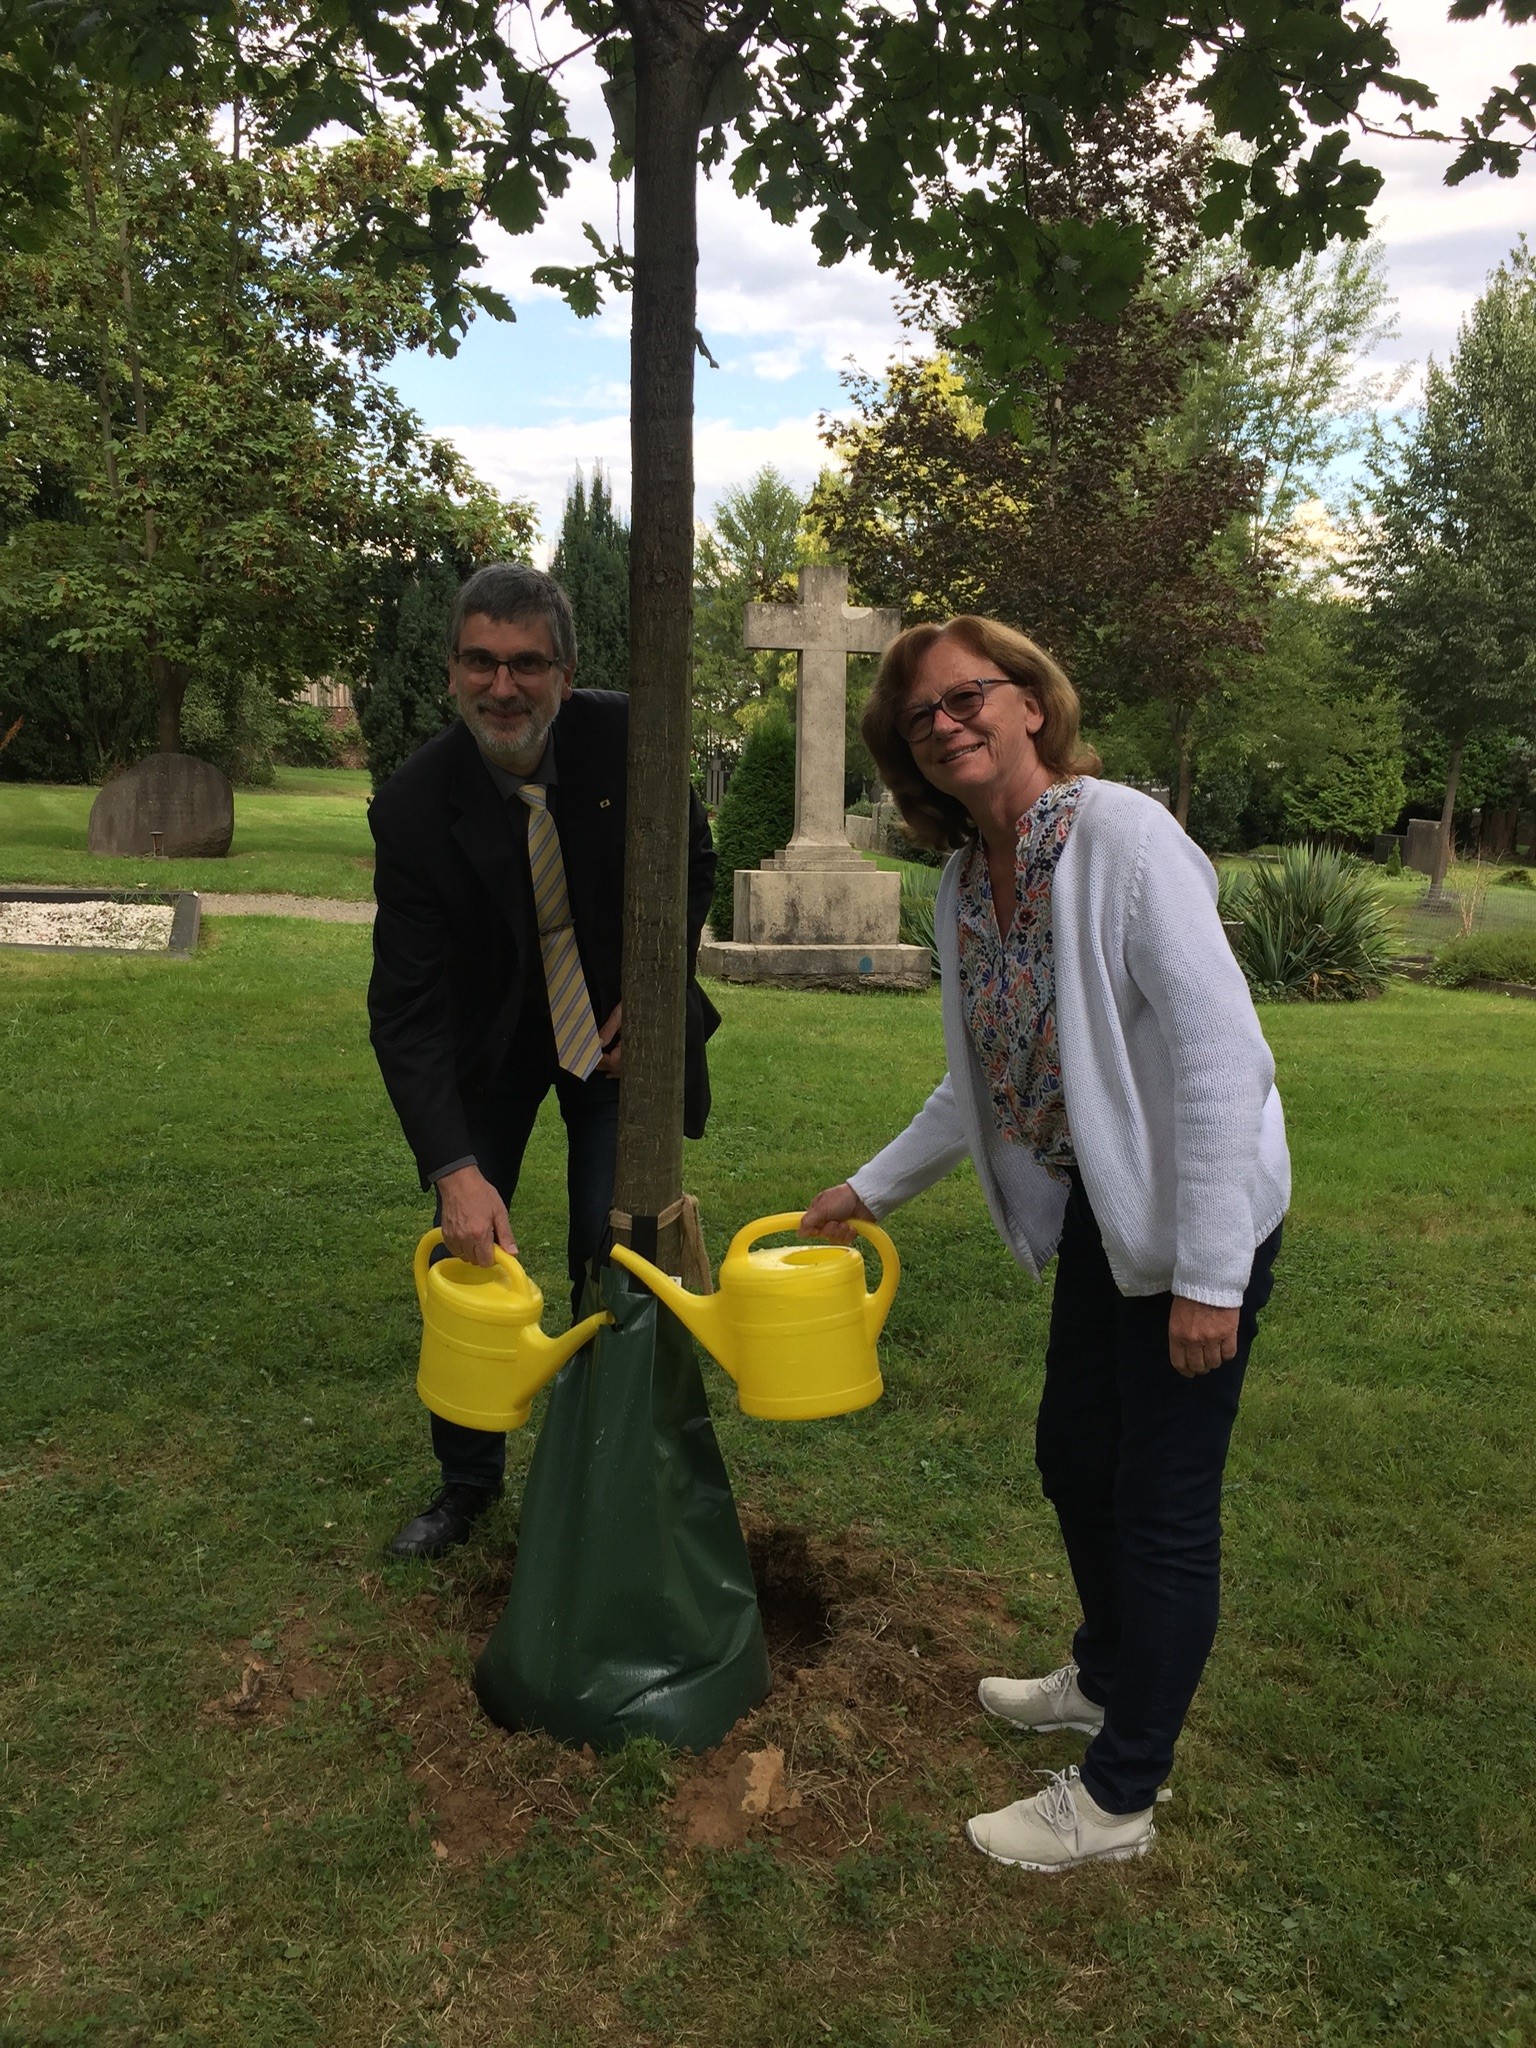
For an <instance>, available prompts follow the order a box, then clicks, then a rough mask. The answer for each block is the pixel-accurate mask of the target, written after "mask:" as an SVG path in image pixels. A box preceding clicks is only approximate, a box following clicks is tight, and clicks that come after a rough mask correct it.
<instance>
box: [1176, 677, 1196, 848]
mask: <svg viewBox="0 0 1536 2048" xmlns="http://www.w3.org/2000/svg"><path fill="white" fill-rule="evenodd" d="M1173 743H1174V745H1175V747H1176V748H1177V749H1178V774H1179V787H1178V791H1177V793H1176V795H1175V798H1174V807H1173V815H1174V816H1175V817H1176V818H1177V819H1178V821H1179V823H1180V825H1181V826H1182V827H1183V828H1184V830H1185V831H1186V832H1187V831H1188V830H1189V799H1190V796H1191V794H1192V793H1193V791H1192V781H1193V774H1192V766H1191V751H1190V744H1189V707H1188V705H1187V704H1180V705H1179V706H1178V707H1177V709H1176V710H1175V711H1174V714H1173Z"/></svg>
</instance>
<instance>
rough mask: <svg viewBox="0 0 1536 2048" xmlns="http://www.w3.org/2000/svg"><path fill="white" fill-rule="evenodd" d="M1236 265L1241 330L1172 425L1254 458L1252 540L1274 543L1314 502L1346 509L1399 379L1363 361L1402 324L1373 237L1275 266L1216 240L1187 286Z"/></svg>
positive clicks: (1206, 365)
mask: <svg viewBox="0 0 1536 2048" xmlns="http://www.w3.org/2000/svg"><path fill="white" fill-rule="evenodd" d="M1234 266H1241V267H1243V268H1245V269H1247V271H1248V277H1249V297H1248V300H1247V303H1246V305H1245V306H1244V309H1243V319H1242V324H1241V327H1240V329H1239V331H1238V332H1237V334H1236V335H1235V336H1234V338H1233V341H1232V345H1231V346H1230V347H1229V348H1224V349H1220V350H1213V351H1211V352H1210V353H1209V354H1208V355H1207V356H1206V357H1205V359H1204V360H1203V361H1202V362H1201V363H1200V365H1199V367H1198V369H1197V371H1196V373H1195V374H1194V376H1193V377H1192V379H1191V380H1190V385H1189V391H1188V396H1187V399H1186V402H1185V405H1184V408H1183V411H1182V413H1181V415H1180V417H1179V419H1178V420H1177V422H1176V423H1175V425H1174V426H1173V428H1172V429H1171V432H1172V434H1173V436H1174V438H1175V440H1176V442H1177V443H1178V444H1180V445H1182V446H1184V447H1187V448H1190V449H1191V450H1198V449H1201V448H1206V447H1210V446H1215V447H1219V448H1223V449H1225V450H1227V451H1228V452H1229V453H1230V454H1232V455H1234V456H1236V457H1237V458H1238V459H1240V460H1242V461H1244V462H1248V463H1250V464H1252V465H1253V467H1254V472H1255V475H1256V481H1257V502H1256V505H1255V508H1254V515H1253V523H1252V528H1251V544H1252V545H1253V546H1254V547H1255V548H1257V549H1264V548H1277V547H1282V546H1284V545H1285V544H1286V541H1287V538H1288V535H1289V530H1290V529H1291V527H1292V526H1293V525H1294V524H1295V522H1296V519H1297V516H1298V514H1299V513H1300V512H1301V511H1302V508H1303V507H1304V506H1305V505H1306V504H1307V503H1308V501H1309V500H1314V499H1315V500H1320V501H1322V502H1324V503H1325V504H1326V506H1327V509H1328V512H1329V514H1330V515H1331V516H1332V517H1333V518H1335V519H1337V518H1340V517H1342V516H1343V515H1344V513H1345V512H1346V510H1347V509H1348V506H1349V502H1350V500H1351V497H1352V479H1351V480H1350V481H1346V479H1345V476H1344V474H1343V472H1342V471H1341V468H1340V465H1341V463H1343V462H1344V460H1345V459H1346V458H1348V457H1350V456H1352V455H1355V454H1358V453H1359V452H1360V451H1361V450H1362V449H1363V448H1365V447H1366V446H1367V444H1368V441H1369V438H1370V434H1371V432H1372V429H1373V427H1374V424H1375V421H1376V418H1377V416H1378V413H1379V409H1380V408H1381V407H1383V406H1385V405H1387V404H1389V403H1390V402H1391V400H1392V399H1393V398H1394V397H1395V396H1396V395H1397V391H1398V389H1399V388H1400V386H1401V382H1402V377H1401V373H1399V374H1398V375H1397V376H1394V377H1383V376H1379V375H1375V374H1372V373H1371V372H1369V371H1365V370H1362V369H1361V367H1360V365H1361V363H1362V361H1363V360H1364V359H1365V358H1367V357H1369V356H1370V355H1371V353H1372V351H1373V350H1375V349H1376V348H1377V347H1378V346H1379V345H1380V344H1381V343H1382V342H1384V341H1387V340H1389V339H1391V338H1392V336H1393V335H1394V334H1395V332H1396V325H1395V321H1394V318H1393V312H1392V300H1391V297H1390V294H1389V291H1388V287H1387V279H1386V266H1385V259H1384V258H1383V255H1382V252H1381V249H1380V247H1379V246H1378V245H1377V244H1375V243H1374V242H1364V243H1359V244H1355V245H1352V246H1349V247H1345V248H1342V249H1332V250H1328V251H1326V252H1324V253H1322V254H1318V253H1316V252H1315V251H1312V250H1308V251H1307V252H1306V254H1304V255H1303V256H1302V257H1301V258H1300V259H1299V260H1298V261H1297V262H1296V263H1294V264H1293V265H1292V266H1291V267H1290V268H1289V269H1288V270H1278V271H1262V270H1257V269H1253V268H1251V267H1250V266H1247V265H1246V264H1245V263H1244V259H1243V257H1242V252H1241V249H1240V248H1239V247H1238V246H1237V245H1236V244H1235V243H1234V242H1231V241H1221V242H1216V243H1212V244H1210V245H1209V246H1207V247H1206V248H1204V249H1202V250H1199V251H1198V252H1196V254H1195V256H1194V258H1193V261H1192V262H1191V264H1190V266H1189V270H1188V273H1187V276H1188V279H1189V288H1192V289H1193V290H1195V291H1196V292H1197V293H1198V292H1199V291H1201V290H1202V289H1208V288H1209V281H1210V280H1212V279H1219V278H1221V277H1222V276H1225V275H1229V274H1230V273H1231V271H1232V269H1233V268H1234ZM1183 288H1184V286H1183V282H1182V280H1180V281H1178V282H1176V284H1175V286H1174V289H1175V291H1178V290H1181V289H1183Z"/></svg>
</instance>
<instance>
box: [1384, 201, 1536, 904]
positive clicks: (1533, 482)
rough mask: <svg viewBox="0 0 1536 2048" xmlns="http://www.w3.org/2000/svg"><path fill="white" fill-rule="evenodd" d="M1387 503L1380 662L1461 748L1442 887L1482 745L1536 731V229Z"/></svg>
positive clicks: (1437, 880)
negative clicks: (1464, 769) (1471, 748)
mask: <svg viewBox="0 0 1536 2048" xmlns="http://www.w3.org/2000/svg"><path fill="white" fill-rule="evenodd" d="M1393 454H1395V457H1396V459H1395V461H1394V460H1393V459H1392V457H1393ZM1389 465H1390V466H1389ZM1373 511H1374V515H1375V518H1374V523H1373V525H1372V526H1371V528H1370V529H1369V530H1368V534H1367V540H1366V545H1365V547H1364V550H1363V553H1362V557H1361V571H1360V573H1361V577H1362V580H1363V583H1364V586H1365V589H1366V591H1367V593H1368V596H1369V602H1370V608H1371V619H1372V624H1373V627H1374V635H1375V639H1376V644H1377V651H1378V657H1379V658H1380V659H1381V660H1382V662H1383V663H1384V664H1385V665H1386V666H1387V667H1388V669H1389V670H1390V672H1391V673H1392V675H1393V677H1394V679H1395V681H1396V684H1397V687H1398V689H1399V690H1400V691H1401V693H1402V695H1403V697H1404V699H1405V700H1406V702H1407V703H1408V705H1409V706H1410V707H1411V709H1412V712H1413V714H1414V715H1415V717H1416V719H1417V720H1418V721H1419V722H1420V723H1421V724H1422V725H1423V726H1425V727H1426V728H1427V729H1428V730H1429V731H1431V732H1433V733H1435V734H1436V735H1438V737H1439V738H1440V740H1441V741H1442V742H1443V744H1444V746H1445V748H1446V751H1447V760H1446V768H1445V790H1444V801H1443V805H1442V809H1441V827H1442V831H1441V838H1440V843H1439V847H1438V850H1437V853H1436V856H1435V868H1434V873H1433V875H1432V876H1431V878H1430V893H1431V895H1432V896H1433V895H1438V894H1439V893H1440V891H1441V888H1442V885H1443V883H1444V879H1445V868H1446V863H1447V861H1448V860H1449V858H1450V844H1451V828H1452V825H1453V822H1454V819H1455V813H1456V794H1457V783H1458V778H1459V776H1460V774H1461V765H1462V760H1463V758H1464V755H1465V752H1466V748H1467V745H1468V742H1469V741H1470V740H1471V739H1472V738H1473V737H1474V735H1479V734H1490V733H1493V732H1496V731H1498V730H1500V729H1502V728H1507V727H1515V728H1516V729H1517V730H1519V731H1522V732H1526V733H1529V732H1531V731H1532V729H1533V728H1536V259H1533V258H1532V255H1531V252H1530V250H1529V249H1528V247H1527V246H1526V244H1525V242H1524V240H1523V239H1522V241H1521V243H1520V245H1519V247H1518V248H1516V249H1515V250H1514V251H1513V253H1512V254H1511V255H1510V257H1509V259H1508V260H1507V262H1505V263H1503V264H1501V265H1500V267H1499V268H1498V269H1497V270H1495V271H1494V273H1493V275H1492V277H1491V278H1490V279H1489V282H1488V286H1487V289H1486V290H1485V291H1484V292H1483V294H1482V296H1481V298H1479V299H1478V301H1477V303H1476V305H1475V306H1474V307H1473V308H1472V311H1471V313H1470V314H1469V315H1468V316H1467V318H1466V320H1465V321H1464V322H1463V323H1462V326H1461V330H1460V333H1459V335H1458V337H1457V342H1456V347H1455V349H1454V350H1453V352H1452V354H1451V358H1450V361H1449V363H1448V364H1447V365H1446V366H1445V367H1444V368H1443V369H1442V368H1440V367H1439V366H1438V365H1437V364H1434V363H1431V364H1430V367H1429V375H1428V379H1427V382H1426V385H1425V392H1424V403H1423V406H1422V408H1421V409H1420V411H1419V413H1418V416H1417V418H1416V420H1415V422H1414V424H1413V427H1412V429H1411V431H1410V433H1409V435H1408V438H1407V440H1406V443H1405V444H1404V445H1403V446H1402V447H1401V448H1400V449H1399V450H1397V451H1391V452H1389V453H1388V454H1386V455H1384V457H1383V459H1382V460H1381V462H1380V463H1379V464H1378V468H1377V480H1376V488H1375V491H1374V493H1373Z"/></svg>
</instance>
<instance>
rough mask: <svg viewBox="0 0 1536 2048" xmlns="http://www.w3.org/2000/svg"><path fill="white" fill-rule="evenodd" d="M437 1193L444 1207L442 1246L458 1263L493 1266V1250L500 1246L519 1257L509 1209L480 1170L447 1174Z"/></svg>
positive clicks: (471, 1168) (463, 1169)
mask: <svg viewBox="0 0 1536 2048" xmlns="http://www.w3.org/2000/svg"><path fill="white" fill-rule="evenodd" d="M437 1192H438V1194H439V1195H440V1196H441V1198H442V1204H443V1242H444V1243H445V1244H446V1245H447V1247H448V1249H449V1251H451V1252H452V1253H453V1256H454V1257H455V1258H456V1259H462V1260H463V1261H464V1262H465V1264H466V1265H469V1266H490V1265H494V1263H495V1260H494V1258H493V1257H492V1251H491V1248H492V1246H493V1245H498V1244H499V1245H500V1246H501V1248H502V1250H503V1251H504V1252H510V1253H511V1254H512V1256H513V1258H516V1257H517V1239H516V1238H515V1237H514V1236H513V1235H512V1225H511V1222H510V1220H509V1219H508V1216H507V1205H506V1203H505V1202H504V1201H503V1200H502V1199H501V1197H500V1195H498V1194H497V1192H496V1190H495V1189H494V1188H493V1187H492V1186H491V1184H490V1182H489V1181H488V1180H487V1179H486V1177H485V1175H484V1174H483V1173H482V1172H481V1171H480V1169H479V1167H478V1166H461V1167H459V1168H458V1169H457V1171H456V1172H454V1173H445V1174H444V1175H443V1177H442V1179H441V1180H440V1181H439V1182H438V1184H437Z"/></svg>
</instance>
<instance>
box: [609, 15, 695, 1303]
mask: <svg viewBox="0 0 1536 2048" xmlns="http://www.w3.org/2000/svg"><path fill="white" fill-rule="evenodd" d="M623 12H624V14H625V16H626V17H627V18H628V20H629V23H630V26H631V33H632V36H633V44H634V56H635V226H634V237H635V249H634V259H635V269H634V298H633V309H632V320H633V326H632V330H631V340H630V450H631V459H632V463H633V484H632V503H631V519H630V543H629V665H630V697H629V705H630V710H629V775H628V809H629V821H628V838H627V841H626V847H625V869H624V1061H623V1080H622V1085H621V1089H620V1097H619V1136H618V1165H617V1173H616V1176H615V1186H614V1200H615V1204H616V1206H617V1207H618V1208H619V1209H620V1210H622V1211H624V1212H626V1213H627V1214H629V1215H631V1216H633V1217H636V1218H637V1219H639V1218H655V1217H656V1216H658V1215H659V1214H660V1213H661V1212H662V1211H663V1210H665V1209H667V1208H668V1207H670V1206H671V1205H672V1204H673V1203H674V1202H675V1201H676V1200H677V1198H678V1196H679V1195H680V1194H681V1193H682V1178H683V1028H684V1024H683V1002H684V991H685V987H686V982H687V952H688V944H687V889H688V740H689V718H690V707H689V688H688V683H689V653H690V643H691V639H692V629H693V362H694V349H695V332H696V327H697V311H696V308H697V297H698V260H699V252H698V226H697V214H696V207H697V200H696V189H695V188H696V180H697V166H698V151H699V132H700V128H701V126H702V122H703V112H704V94H705V86H706V79H705V75H704V64H703V61H702V59H703V51H704V44H705V36H706V30H705V15H704V6H703V4H702V0H629V4H628V5H626V6H625V7H624V9H623ZM644 1234H645V1229H644V1226H643V1225H642V1226H641V1229H639V1230H637V1231H636V1232H635V1233H634V1236H635V1239H636V1242H637V1244H638V1243H639V1240H640V1238H641V1237H642V1236H643V1235H644ZM640 1249H642V1250H644V1249H645V1247H644V1245H643V1244H640ZM680 1252H681V1235H680V1229H679V1226H678V1225H677V1224H673V1225H672V1226H670V1228H668V1229H666V1230H664V1231H663V1232H662V1233H661V1235H660V1237H659V1239H658V1243H657V1246H656V1250H655V1252H654V1254H651V1256H654V1257H655V1258H656V1260H657V1262H658V1263H659V1264H660V1265H661V1266H662V1268H663V1270H664V1271H667V1272H674V1273H675V1272H676V1271H677V1270H678V1265H679V1258H680Z"/></svg>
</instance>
